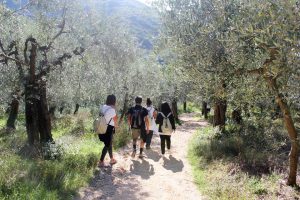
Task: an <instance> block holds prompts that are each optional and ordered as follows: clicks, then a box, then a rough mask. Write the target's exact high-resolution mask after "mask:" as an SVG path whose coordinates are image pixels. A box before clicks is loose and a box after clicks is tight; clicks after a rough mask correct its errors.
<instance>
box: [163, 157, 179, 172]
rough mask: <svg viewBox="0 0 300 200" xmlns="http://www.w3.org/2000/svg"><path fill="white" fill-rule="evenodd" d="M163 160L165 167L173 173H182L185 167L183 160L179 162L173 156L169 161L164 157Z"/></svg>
mask: <svg viewBox="0 0 300 200" xmlns="http://www.w3.org/2000/svg"><path fill="white" fill-rule="evenodd" d="M163 160H164V165H163V167H164V168H165V169H167V170H171V171H172V172H173V173H176V172H181V171H182V169H183V167H184V165H183V162H182V160H177V159H176V158H174V157H173V156H172V155H170V156H169V159H168V158H166V157H164V158H163Z"/></svg>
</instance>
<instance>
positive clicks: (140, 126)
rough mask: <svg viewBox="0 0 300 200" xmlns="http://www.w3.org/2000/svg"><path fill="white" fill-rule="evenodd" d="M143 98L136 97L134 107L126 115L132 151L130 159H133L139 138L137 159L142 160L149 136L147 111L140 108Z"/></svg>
mask: <svg viewBox="0 0 300 200" xmlns="http://www.w3.org/2000/svg"><path fill="white" fill-rule="evenodd" d="M142 101H143V98H142V97H141V96H137V97H136V98H135V106H133V107H131V108H130V109H129V110H128V113H127V120H128V125H129V127H131V135H132V146H133V151H132V154H131V157H132V158H134V157H135V154H136V148H137V140H138V139H139V138H140V139H141V140H140V154H139V158H143V157H144V156H143V149H144V144H145V142H146V140H147V134H149V120H148V117H147V116H148V111H147V109H146V108H144V107H142Z"/></svg>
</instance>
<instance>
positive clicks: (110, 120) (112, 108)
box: [99, 107, 113, 125]
mask: <svg viewBox="0 0 300 200" xmlns="http://www.w3.org/2000/svg"><path fill="white" fill-rule="evenodd" d="M110 109H113V108H112V107H110V108H107V109H106V110H105V111H104V112H103V113H102V112H101V110H100V113H99V116H101V114H103V116H104V117H105V113H107V112H108V111H109V110H110ZM112 119H113V118H110V120H109V122H108V123H107V125H109V123H110V122H111V120H112Z"/></svg>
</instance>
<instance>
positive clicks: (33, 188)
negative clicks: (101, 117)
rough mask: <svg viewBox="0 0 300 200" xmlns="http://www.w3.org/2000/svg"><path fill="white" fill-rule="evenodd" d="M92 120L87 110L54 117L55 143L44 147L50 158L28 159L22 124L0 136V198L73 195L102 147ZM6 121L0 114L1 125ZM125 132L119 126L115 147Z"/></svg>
mask: <svg viewBox="0 0 300 200" xmlns="http://www.w3.org/2000/svg"><path fill="white" fill-rule="evenodd" d="M19 120H20V119H19ZM20 121H22V119H21V120H20ZM92 122H93V119H92V117H91V116H90V115H89V114H88V113H87V112H81V113H78V115H77V116H73V115H67V116H63V117H61V118H58V119H56V120H55V123H53V130H52V134H53V138H54V140H55V144H49V147H48V148H47V149H49V150H48V151H47V158H49V160H45V159H43V158H42V157H40V158H35V159H30V158H28V157H26V156H24V153H21V152H22V149H23V148H24V147H26V139H27V136H26V132H25V127H24V126H22V125H19V126H18V129H17V130H16V131H15V132H13V133H11V134H9V135H8V134H5V135H2V136H0V169H1V170H0V199H3V200H4V199H73V198H74V197H75V196H76V195H77V191H78V189H79V188H80V187H84V186H86V185H88V184H89V182H90V180H91V179H92V177H93V174H94V171H95V168H96V166H97V162H98V160H99V156H100V151H101V150H102V147H103V144H102V143H101V142H100V141H99V139H98V137H97V135H95V134H94V133H92ZM5 123H6V118H5V117H2V118H0V129H1V128H4V126H5ZM20 124H22V123H20ZM125 132H126V127H124V126H122V127H121V128H120V129H119V131H118V132H117V134H116V135H115V138H114V143H115V148H116V149H117V148H119V147H121V146H122V145H124V144H126V143H127V141H128V139H129V134H126V133H125ZM53 158H56V159H53Z"/></svg>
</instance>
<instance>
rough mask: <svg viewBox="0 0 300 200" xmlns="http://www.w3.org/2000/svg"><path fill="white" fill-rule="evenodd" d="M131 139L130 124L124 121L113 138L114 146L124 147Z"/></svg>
mask: <svg viewBox="0 0 300 200" xmlns="http://www.w3.org/2000/svg"><path fill="white" fill-rule="evenodd" d="M130 139H131V134H130V132H129V129H128V126H127V124H126V123H122V124H121V125H120V126H119V128H118V129H117V130H116V133H115V135H114V139H113V145H114V148H116V149H118V148H120V147H124V146H125V145H126V144H127V143H128V142H129V141H130Z"/></svg>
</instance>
